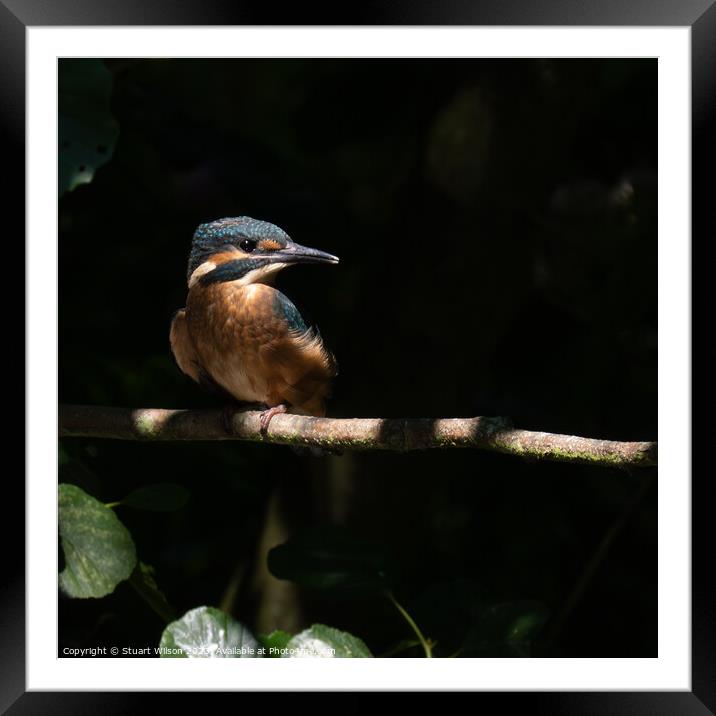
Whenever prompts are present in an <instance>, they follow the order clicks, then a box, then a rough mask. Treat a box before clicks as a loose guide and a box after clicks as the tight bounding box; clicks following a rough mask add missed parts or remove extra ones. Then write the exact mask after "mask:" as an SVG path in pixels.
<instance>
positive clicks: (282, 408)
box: [259, 403, 288, 435]
mask: <svg viewBox="0 0 716 716" xmlns="http://www.w3.org/2000/svg"><path fill="white" fill-rule="evenodd" d="M287 411H288V405H286V403H281V404H280V405H274V407H273V408H269V409H268V410H264V411H263V412H262V413H261V415H260V416H259V424H260V425H261V434H262V435H266V432H267V431H268V426H269V423H270V422H271V418H273V416H274V415H278V414H279V413H285V412H287Z"/></svg>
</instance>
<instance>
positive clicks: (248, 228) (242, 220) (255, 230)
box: [187, 216, 291, 279]
mask: <svg viewBox="0 0 716 716" xmlns="http://www.w3.org/2000/svg"><path fill="white" fill-rule="evenodd" d="M244 240H249V241H255V242H259V241H267V240H271V241H275V242H276V243H277V244H280V245H281V246H285V245H286V244H288V242H290V241H291V238H290V237H289V235H288V234H287V233H286V232H285V231H284V230H283V229H280V228H279V227H278V226H276V225H275V224H271V223H269V222H268V221H259V220H258V219H252V218H251V217H250V216H233V217H226V218H224V219H216V220H215V221H210V222H208V223H206V224H200V225H199V227H198V228H197V230H196V231H195V232H194V238H193V239H192V243H191V253H190V254H189V266H188V268H187V279H188V278H189V277H190V276H191V275H192V273H194V271H196V269H197V268H198V267H199V266H201V264H202V263H204V262H205V261H206V260H208V259H209V257H210V256H211V255H212V254H214V253H216V252H217V251H218V250H220V249H221V247H222V246H225V245H227V244H231V245H233V246H239V245H240V243H241V241H244Z"/></svg>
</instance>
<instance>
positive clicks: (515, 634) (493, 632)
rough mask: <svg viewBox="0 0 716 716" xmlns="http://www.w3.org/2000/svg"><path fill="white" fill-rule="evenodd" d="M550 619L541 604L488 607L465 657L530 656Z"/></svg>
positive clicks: (467, 639)
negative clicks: (537, 638)
mask: <svg viewBox="0 0 716 716" xmlns="http://www.w3.org/2000/svg"><path fill="white" fill-rule="evenodd" d="M548 617H549V611H548V610H547V607H546V606H545V605H544V604H542V603H541V602H534V601H517V602H506V603H504V604H494V605H492V606H489V607H486V608H485V609H484V610H483V611H482V613H481V614H480V616H479V618H478V619H477V621H476V622H475V624H474V625H473V626H472V627H471V628H470V630H469V631H468V633H467V636H466V637H465V643H464V645H463V648H462V649H461V655H462V656H529V655H530V651H531V649H532V645H533V643H534V640H535V639H536V637H537V636H538V635H539V632H540V631H541V629H542V627H543V626H544V624H545V622H546V621H547V619H548Z"/></svg>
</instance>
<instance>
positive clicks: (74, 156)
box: [58, 59, 119, 196]
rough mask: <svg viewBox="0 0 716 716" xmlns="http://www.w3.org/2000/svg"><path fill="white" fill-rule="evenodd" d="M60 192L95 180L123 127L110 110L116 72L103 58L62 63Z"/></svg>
mask: <svg viewBox="0 0 716 716" xmlns="http://www.w3.org/2000/svg"><path fill="white" fill-rule="evenodd" d="M59 88H60V91H59V96H58V112H59V118H58V138H59V143H60V146H59V177H58V192H59V194H60V196H62V195H63V194H64V193H65V192H66V191H72V190H73V189H74V188H75V187H77V186H79V185H80V184H86V183H87V182H90V181H92V177H93V176H94V172H95V171H96V169H97V168H98V167H100V166H102V164H104V163H105V162H107V161H109V159H110V158H111V157H112V152H113V151H114V145H115V142H116V141H117V134H118V132H119V128H118V126H117V123H116V122H115V120H114V119H113V118H112V115H111V114H110V112H109V100H110V95H111V93H112V75H111V73H110V72H109V70H107V68H106V67H105V65H104V63H103V62H102V60H87V59H81V60H80V59H64V60H62V61H61V62H60V63H59Z"/></svg>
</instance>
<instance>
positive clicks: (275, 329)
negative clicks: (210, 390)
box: [186, 282, 336, 415]
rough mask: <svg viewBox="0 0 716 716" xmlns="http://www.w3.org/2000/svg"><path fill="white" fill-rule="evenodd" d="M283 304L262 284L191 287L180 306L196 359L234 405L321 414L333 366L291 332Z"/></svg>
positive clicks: (311, 338) (313, 344) (310, 337)
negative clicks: (285, 406) (282, 407)
mask: <svg viewBox="0 0 716 716" xmlns="http://www.w3.org/2000/svg"><path fill="white" fill-rule="evenodd" d="M277 294H278V296H277ZM278 298H280V299H281V300H277V299H278ZM283 304H288V305H289V306H291V308H293V306H292V305H291V304H290V302H288V299H286V298H285V297H284V296H282V295H281V294H279V292H278V291H277V290H276V289H275V288H273V287H271V286H268V285H265V284H250V285H248V286H241V285H238V284H236V283H232V282H225V283H215V284H209V285H208V286H203V285H201V283H197V284H196V285H194V286H193V287H192V288H191V289H190V291H189V296H188V298H187V306H186V321H187V328H188V332H189V335H190V337H191V341H192V343H193V344H194V347H195V348H196V354H197V360H198V362H199V363H200V365H201V366H202V368H203V369H204V370H205V371H206V372H207V373H208V374H209V375H210V377H211V378H212V379H213V380H214V381H215V382H216V383H218V384H219V385H220V386H221V387H223V388H224V389H225V390H227V391H228V392H229V393H231V395H233V396H234V397H235V398H236V399H237V400H242V401H250V402H261V403H266V404H267V405H269V406H274V405H279V404H281V403H288V404H289V405H290V406H291V408H292V409H293V411H294V412H301V413H307V414H311V415H322V414H324V406H323V403H324V399H325V397H326V395H327V393H328V389H329V385H330V381H331V379H332V378H333V376H334V375H335V372H336V371H335V364H334V361H333V360H332V357H331V356H330V354H328V353H327V352H326V350H325V349H324V348H323V345H322V343H321V340H320V338H318V336H315V335H314V334H313V333H312V332H310V331H308V332H298V331H296V330H295V329H294V328H292V326H291V325H290V321H289V320H288V319H287V316H286V315H285V312H284V311H282V310H281V306H282V305H283ZM293 310H295V309H293Z"/></svg>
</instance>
